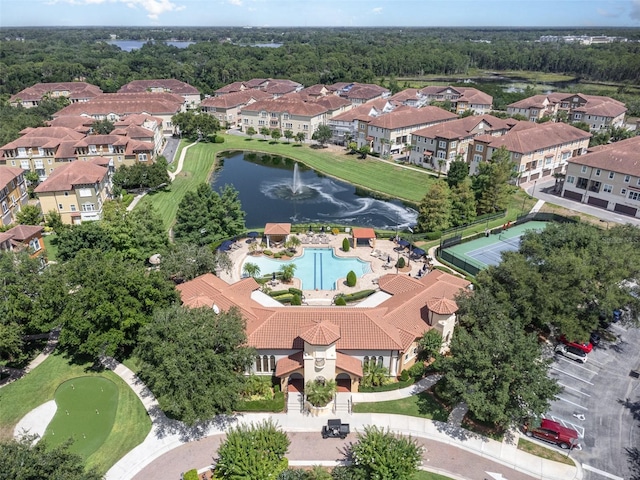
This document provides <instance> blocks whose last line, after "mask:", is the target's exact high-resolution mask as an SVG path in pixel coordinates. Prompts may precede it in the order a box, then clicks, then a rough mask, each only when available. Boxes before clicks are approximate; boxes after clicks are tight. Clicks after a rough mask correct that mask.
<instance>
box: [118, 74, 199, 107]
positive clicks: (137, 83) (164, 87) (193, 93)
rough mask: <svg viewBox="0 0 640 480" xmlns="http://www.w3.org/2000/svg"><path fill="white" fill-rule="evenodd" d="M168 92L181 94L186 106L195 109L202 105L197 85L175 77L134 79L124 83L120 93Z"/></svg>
mask: <svg viewBox="0 0 640 480" xmlns="http://www.w3.org/2000/svg"><path fill="white" fill-rule="evenodd" d="M145 92H168V93H175V94H177V95H181V96H182V97H183V98H184V101H185V104H186V108H187V109H194V108H198V106H199V105H200V92H199V91H198V89H197V88H196V87H193V86H191V85H189V84H188V83H185V82H181V81H180V80H176V79H175V78H165V79H154V80H133V81H131V82H129V83H126V84H124V85H123V86H122V87H120V89H119V90H118V93H145Z"/></svg>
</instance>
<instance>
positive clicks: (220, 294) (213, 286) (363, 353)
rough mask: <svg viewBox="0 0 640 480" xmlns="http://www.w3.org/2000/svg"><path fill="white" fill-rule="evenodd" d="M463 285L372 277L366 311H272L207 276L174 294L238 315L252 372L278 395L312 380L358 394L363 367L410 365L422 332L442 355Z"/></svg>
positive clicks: (443, 279)
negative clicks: (430, 334) (269, 380)
mask: <svg viewBox="0 0 640 480" xmlns="http://www.w3.org/2000/svg"><path fill="white" fill-rule="evenodd" d="M469 285H470V283H469V282H468V281H467V280H464V279H462V278H460V277H457V276H454V275H451V274H448V273H445V272H441V271H438V270H433V271H431V272H430V273H428V274H427V275H425V276H423V277H422V278H412V277H409V276H406V275H402V274H388V275H384V276H382V277H380V279H379V288H380V290H381V291H382V292H384V293H385V294H386V295H382V296H380V299H379V301H377V302H368V303H367V306H366V307H365V306H357V305H356V306H347V307H340V306H284V305H283V306H274V304H273V301H272V299H271V297H269V296H268V295H267V294H265V293H263V292H262V291H261V290H260V285H259V284H258V283H257V282H256V281H255V280H254V279H253V278H251V277H249V278H244V279H242V280H240V281H238V282H235V283H233V284H229V283H227V282H225V281H224V280H222V279H220V278H218V277H216V276H215V275H213V274H211V273H208V274H205V275H201V276H200V277H197V278H195V279H193V280H190V281H188V282H185V283H182V284H180V285H178V286H177V287H176V288H177V289H178V291H179V292H180V295H181V298H182V302H183V304H184V305H185V306H187V307H190V308H214V309H215V307H217V309H218V311H228V310H229V309H231V308H237V309H238V310H239V312H240V313H241V315H242V317H243V318H244V319H245V321H246V333H247V341H248V344H249V345H250V346H252V347H253V348H255V349H256V352H257V355H256V361H255V364H254V366H253V368H252V372H251V373H254V374H256V375H275V376H276V377H277V378H278V379H279V380H280V382H281V386H282V388H283V391H285V389H290V390H291V391H301V390H302V389H303V388H304V384H305V383H306V382H308V381H311V380H315V379H317V378H318V377H322V378H324V379H330V380H334V379H335V380H336V382H337V383H338V385H339V388H340V389H342V390H346V391H357V390H358V386H359V383H360V380H361V379H362V376H363V366H364V365H365V364H366V363H370V362H375V363H377V364H379V365H382V366H383V367H385V368H386V369H387V370H388V372H389V376H390V377H396V376H398V375H399V374H400V372H401V371H402V370H404V369H407V368H409V367H411V365H413V364H414V363H415V361H416V359H417V354H418V340H419V339H420V338H421V337H422V335H423V334H424V333H425V332H427V331H428V330H431V329H436V330H437V331H438V332H440V334H441V335H442V338H443V347H442V349H443V351H445V350H446V349H447V348H448V343H449V341H450V339H451V335H452V334H453V329H454V326H455V324H456V313H457V310H458V307H457V304H456V301H455V298H456V296H457V295H459V294H460V293H462V292H464V291H467V289H468V288H469ZM369 298H370V299H371V298H372V297H369ZM214 306H215V307H214Z"/></svg>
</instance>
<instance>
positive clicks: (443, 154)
mask: <svg viewBox="0 0 640 480" xmlns="http://www.w3.org/2000/svg"><path fill="white" fill-rule="evenodd" d="M446 156H447V153H446V152H443V151H442V150H440V151H438V158H446Z"/></svg>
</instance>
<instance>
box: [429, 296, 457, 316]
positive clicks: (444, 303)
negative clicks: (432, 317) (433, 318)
mask: <svg viewBox="0 0 640 480" xmlns="http://www.w3.org/2000/svg"><path fill="white" fill-rule="evenodd" d="M427 307H428V308H429V310H431V311H432V312H434V313H437V314H439V315H451V314H452V313H456V312H457V311H458V304H457V303H456V302H454V301H453V300H449V299H448V298H445V297H434V298H430V299H429V300H427Z"/></svg>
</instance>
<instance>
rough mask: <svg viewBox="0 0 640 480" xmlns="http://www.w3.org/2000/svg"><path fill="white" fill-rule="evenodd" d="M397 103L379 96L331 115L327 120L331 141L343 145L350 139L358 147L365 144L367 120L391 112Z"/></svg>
mask: <svg viewBox="0 0 640 480" xmlns="http://www.w3.org/2000/svg"><path fill="white" fill-rule="evenodd" d="M399 105H400V104H398V103H396V102H393V101H391V100H390V99H384V98H379V99H377V100H372V101H370V102H367V103H365V104H362V105H358V106H356V107H353V108H351V109H349V110H347V111H346V112H344V113H341V114H339V115H334V116H332V117H331V118H329V120H328V125H329V127H330V128H331V131H332V132H333V136H332V138H331V141H332V142H333V143H335V144H336V145H345V144H346V143H348V142H351V141H354V142H356V143H357V144H358V147H361V146H363V145H366V143H367V140H366V138H367V128H368V126H369V122H370V121H371V120H373V119H375V118H377V117H379V116H380V115H384V114H385V113H389V112H392V111H393V110H394V109H396V108H397V107H398V106H399Z"/></svg>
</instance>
